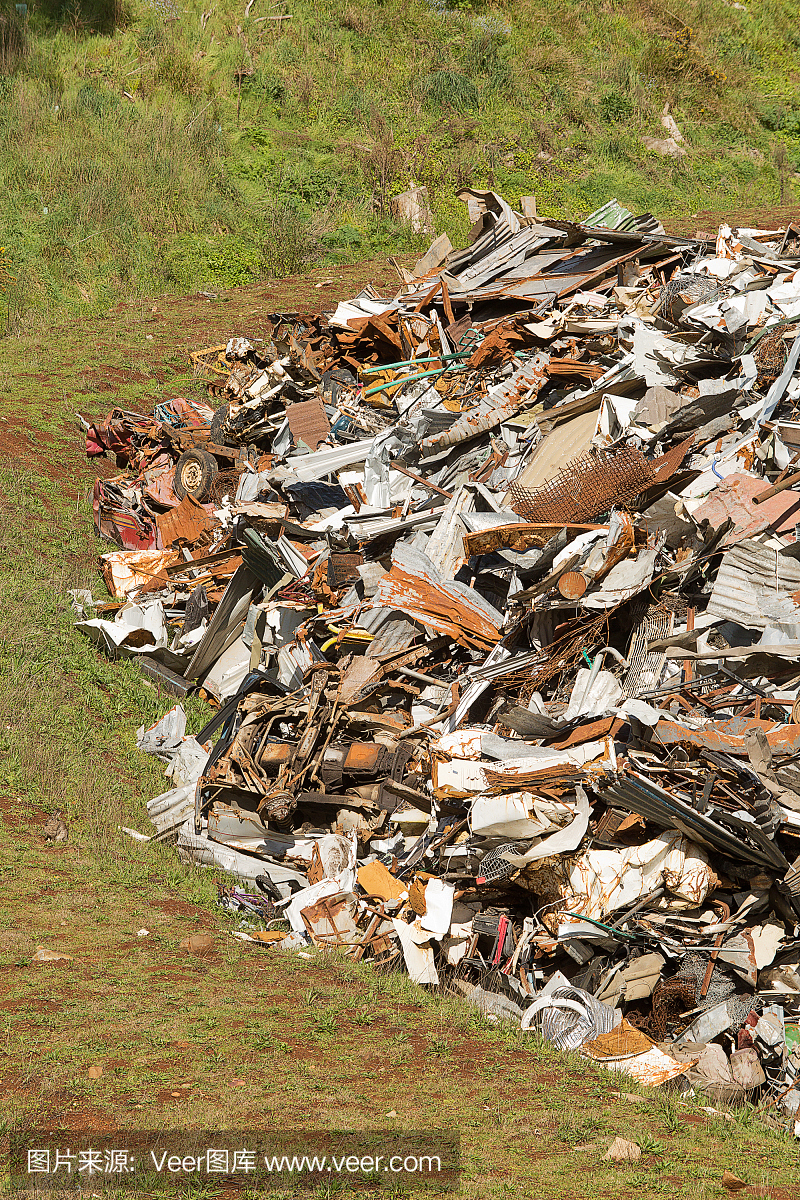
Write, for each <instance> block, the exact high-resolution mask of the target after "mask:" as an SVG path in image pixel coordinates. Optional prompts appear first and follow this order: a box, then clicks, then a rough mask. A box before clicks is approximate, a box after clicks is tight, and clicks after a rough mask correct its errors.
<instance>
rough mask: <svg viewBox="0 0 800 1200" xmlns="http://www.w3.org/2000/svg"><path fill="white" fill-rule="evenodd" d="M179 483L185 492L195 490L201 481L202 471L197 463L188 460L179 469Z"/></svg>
mask: <svg viewBox="0 0 800 1200" xmlns="http://www.w3.org/2000/svg"><path fill="white" fill-rule="evenodd" d="M181 483H182V484H183V486H184V487H185V488H186V490H187V492H196V491H197V490H198V489H199V488H200V487H201V486H202V483H203V472H202V469H201V467H200V464H199V463H196V462H188V463H187V464H186V466H185V467H184V468H183V470H182V471H181Z"/></svg>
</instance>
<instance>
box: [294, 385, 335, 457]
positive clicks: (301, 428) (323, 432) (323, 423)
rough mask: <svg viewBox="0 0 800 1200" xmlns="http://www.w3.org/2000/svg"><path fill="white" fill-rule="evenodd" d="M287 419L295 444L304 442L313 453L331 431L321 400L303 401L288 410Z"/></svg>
mask: <svg viewBox="0 0 800 1200" xmlns="http://www.w3.org/2000/svg"><path fill="white" fill-rule="evenodd" d="M286 419H287V420H288V422H289V428H290V429H291V431H292V437H293V438H294V440H295V442H301V441H302V442H304V443H305V445H306V446H308V448H309V450H310V451H311V452H312V453H313V452H314V451H315V450H316V449H317V447H318V446H319V444H320V442H324V441H325V438H326V437H327V436H328V434H329V433H330V431H331V423H330V421H329V420H328V414H327V413H326V412H325V406H324V404H323V403H322V401H321V400H318V399H316V398H315V399H314V400H301V401H299V403H297V404H290V405H289V407H288V408H287V409H286Z"/></svg>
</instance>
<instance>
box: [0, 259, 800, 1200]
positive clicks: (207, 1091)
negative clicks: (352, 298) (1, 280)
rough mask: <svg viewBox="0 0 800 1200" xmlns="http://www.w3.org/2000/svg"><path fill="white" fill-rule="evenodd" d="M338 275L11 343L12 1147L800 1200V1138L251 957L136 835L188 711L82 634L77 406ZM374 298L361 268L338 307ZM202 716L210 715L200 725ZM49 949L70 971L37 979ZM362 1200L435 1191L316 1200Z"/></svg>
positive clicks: (481, 1185)
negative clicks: (109, 1148) (436, 1154)
mask: <svg viewBox="0 0 800 1200" xmlns="http://www.w3.org/2000/svg"><path fill="white" fill-rule="evenodd" d="M319 277H320V273H319V272H317V273H316V274H315V275H314V276H312V278H311V279H310V280H301V281H295V282H292V283H290V284H287V285H285V286H284V288H283V289H282V290H279V291H270V292H268V293H265V292H264V289H258V288H251V289H250V290H249V291H243V292H238V293H237V292H229V293H226V294H224V295H221V296H220V297H219V298H218V299H217V300H214V301H206V300H202V301H198V300H197V299H196V298H191V297H190V298H187V299H185V300H182V301H177V300H176V301H175V302H172V303H170V304H169V305H162V304H161V303H159V309H160V310H161V311H160V312H159V313H158V314H153V313H152V311H151V308H152V306H151V305H150V304H147V305H141V304H135V305H128V306H125V307H123V308H121V309H120V310H119V311H118V312H117V313H116V314H115V315H114V317H113V318H109V317H104V318H98V319H96V320H93V321H88V322H84V323H82V324H81V325H80V326H78V325H76V324H75V323H74V322H65V323H63V324H62V325H60V326H54V327H51V328H50V329H48V330H47V333H46V336H44V337H39V336H37V335H34V334H31V335H28V336H26V337H21V338H15V339H11V340H7V341H6V342H4V343H3V344H2V345H0V424H2V428H3V430H4V435H3V442H4V446H5V450H6V457H5V459H4V461H3V463H2V476H1V477H0V479H1V484H0V503H1V504H2V517H3V521H2V525H0V681H2V682H0V732H2V739H3V741H2V750H3V757H2V761H1V763H0V822H1V823H0V881H1V882H0V895H1V896H2V904H0V1134H2V1132H3V1131H6V1132H7V1131H8V1130H9V1129H10V1128H12V1127H13V1128H16V1127H22V1128H25V1127H32V1126H34V1125H36V1124H40V1123H48V1122H49V1123H52V1124H53V1125H58V1126H60V1127H65V1126H66V1127H67V1128H80V1127H89V1128H91V1129H93V1130H97V1131H113V1130H116V1129H119V1130H121V1131H125V1130H133V1129H136V1128H145V1129H169V1128H191V1129H203V1128H223V1129H241V1128H253V1129H256V1130H270V1129H289V1130H292V1129H295V1130H298V1129H299V1130H302V1129H321V1130H345V1131H346V1130H352V1131H356V1132H359V1133H361V1132H365V1131H370V1130H377V1131H381V1130H391V1131H397V1130H408V1129H412V1130H413V1129H420V1130H426V1129H442V1128H443V1129H447V1130H456V1131H458V1132H459V1133H460V1137H461V1157H462V1178H461V1183H460V1185H459V1186H458V1188H457V1189H456V1191H455V1195H456V1196H457V1197H459V1198H463V1200H505V1198H507V1197H515V1198H517V1197H524V1198H532V1197H537V1198H538V1197H547V1200H592V1198H597V1200H599V1198H600V1197H603V1200H616V1198H619V1200H622V1198H623V1197H628V1196H630V1195H631V1194H637V1195H638V1196H641V1197H642V1200H650V1198H651V1197H652V1198H656V1197H670V1198H673V1197H677V1198H680V1200H719V1197H721V1196H722V1195H723V1192H722V1190H721V1186H720V1180H721V1176H722V1171H723V1169H724V1168H725V1167H727V1168H728V1169H730V1170H731V1171H733V1172H734V1173H735V1174H737V1175H738V1176H740V1177H741V1178H743V1179H745V1180H746V1181H747V1182H748V1183H749V1184H751V1185H752V1186H751V1188H750V1191H749V1192H748V1193H746V1194H748V1195H753V1196H758V1197H763V1198H764V1200H766V1197H771V1200H790V1197H792V1196H793V1195H794V1194H796V1183H797V1178H798V1161H797V1160H798V1150H797V1146H796V1143H795V1142H794V1141H793V1140H792V1139H791V1138H790V1137H789V1136H788V1135H786V1134H783V1133H781V1132H780V1131H776V1130H773V1129H771V1128H769V1127H768V1126H766V1125H764V1124H763V1123H762V1122H761V1121H759V1120H758V1119H756V1118H755V1117H754V1115H753V1114H752V1113H750V1112H744V1113H741V1112H740V1113H734V1114H733V1117H732V1120H730V1121H728V1120H725V1119H724V1118H723V1117H722V1116H719V1117H714V1116H713V1115H712V1116H708V1115H707V1114H705V1113H704V1112H702V1110H700V1109H699V1108H698V1107H697V1105H696V1104H693V1103H691V1102H682V1101H680V1100H679V1099H676V1098H675V1097H669V1096H665V1097H662V1096H657V1095H656V1096H654V1095H652V1094H648V1093H644V1096H645V1098H644V1100H642V1101H641V1102H639V1103H631V1102H629V1101H628V1100H627V1099H626V1098H625V1096H624V1095H623V1094H621V1093H623V1092H625V1091H627V1092H636V1091H637V1088H636V1085H635V1084H633V1083H630V1084H629V1083H620V1081H619V1080H618V1079H616V1078H613V1077H609V1076H608V1075H606V1074H605V1073H604V1072H602V1071H600V1070H599V1069H598V1068H597V1067H595V1066H594V1065H592V1064H589V1063H586V1062H583V1061H582V1060H580V1059H578V1058H577V1057H575V1056H562V1055H559V1054H557V1053H555V1052H554V1051H553V1050H551V1049H550V1048H548V1047H546V1046H543V1045H541V1044H540V1043H539V1042H538V1041H537V1039H536V1038H534V1037H530V1036H527V1035H523V1034H521V1033H520V1032H519V1031H516V1030H514V1029H512V1028H510V1027H506V1026H503V1025H500V1024H498V1025H492V1024H491V1023H489V1022H487V1021H485V1020H484V1019H483V1017H481V1015H480V1014H479V1013H478V1012H477V1011H476V1010H475V1009H473V1008H470V1007H469V1006H467V1005H465V1004H464V1003H463V1002H461V1001H460V1000H458V999H453V998H450V997H448V996H446V995H443V994H430V993H428V992H426V991H424V990H423V989H422V988H419V987H417V986H416V985H414V984H412V983H411V982H410V981H409V980H408V978H407V977H406V976H405V975H404V974H400V973H398V974H392V975H383V976H382V975H379V974H377V973H376V972H375V971H374V970H372V969H371V968H370V967H369V966H368V965H366V964H363V965H362V964H357V963H354V962H352V961H350V960H347V959H342V958H338V957H336V956H335V955H325V954H322V953H316V952H311V953H310V954H309V955H308V956H307V957H300V956H299V955H291V954H281V953H280V952H277V951H266V950H262V949H261V948H259V947H254V946H249V945H245V944H242V943H240V942H238V941H237V940H236V939H234V938H233V937H232V936H231V931H232V929H234V928H235V927H236V925H235V921H234V920H233V919H232V918H231V917H229V916H227V915H225V913H224V912H223V911H222V910H221V909H220V908H218V907H217V905H216V903H215V896H216V878H215V875H214V873H212V872H207V871H203V870H200V869H198V868H194V867H190V866H186V865H184V864H183V863H182V862H181V861H180V860H179V859H178V858H177V856H176V854H175V852H174V850H171V849H170V848H168V847H159V846H153V845H149V844H146V843H137V842H132V841H130V840H129V839H127V838H125V837H124V836H123V835H121V833H120V832H119V829H118V828H117V826H118V825H119V824H124V825H131V826H138V827H139V828H141V829H146V828H147V825H146V822H145V815H144V802H145V800H146V799H147V798H149V796H151V795H152V794H154V793H155V792H156V791H157V790H160V788H161V787H162V786H163V782H164V780H163V776H162V774H161V768H160V766H159V765H158V764H157V763H155V762H154V761H153V760H152V759H150V758H148V757H146V756H143V755H141V754H139V753H138V751H137V750H136V749H135V731H136V728H137V727H138V725H139V724H141V723H142V722H145V721H150V720H154V719H155V718H156V717H157V716H159V715H161V714H162V713H163V712H164V711H166V709H167V708H168V707H169V706H170V705H171V703H172V699H171V698H170V697H166V696H159V695H158V692H157V691H156V690H155V689H154V688H152V687H150V685H149V683H148V682H147V681H145V679H144V678H143V677H142V676H141V675H140V674H139V673H138V672H137V670H136V668H135V666H134V665H133V664H131V663H126V662H118V663H109V662H108V661H107V660H106V659H105V658H103V657H101V656H99V655H97V654H96V653H95V652H94V650H93V649H92V648H91V647H90V645H89V644H88V643H87V642H86V641H85V640H84V639H83V638H82V637H81V635H80V634H78V633H77V632H76V631H75V630H74V629H73V627H72V617H71V613H70V611H69V608H68V604H67V602H66V599H65V591H66V589H67V588H69V587H73V586H78V587H80V586H88V587H90V588H92V589H93V590H94V592H95V594H96V595H97V594H99V593H100V585H99V580H98V575H97V571H96V565H95V561H96V555H97V553H98V549H99V548H100V547H99V544H98V543H97V542H96V540H95V539H94V537H93V534H92V529H91V523H90V516H89V507H88V504H87V502H86V499H85V497H86V493H87V489H88V486H89V483H90V481H91V475H92V470H93V468H91V467H90V466H89V465H88V464H87V463H86V461H85V459H84V458H83V454H82V447H81V442H80V437H79V435H78V432H77V430H76V428H75V426H74V417H73V412H74V410H75V409H76V408H80V409H81V410H82V411H84V412H87V413H88V414H89V415H92V416H95V415H98V414H99V413H100V412H102V411H103V409H104V408H108V407H110V406H111V404H112V403H115V402H116V403H120V404H123V405H130V404H132V403H134V402H136V403H143V402H147V403H152V402H153V401H154V400H158V399H162V398H166V397H168V396H170V395H174V394H175V392H176V391H178V392H187V391H190V390H191V388H192V386H193V383H192V379H191V376H190V375H189V373H188V371H187V370H186V369H185V359H183V358H182V356H181V354H180V350H181V348H182V347H186V346H187V345H189V346H192V347H195V346H198V345H200V344H203V343H205V344H210V343H211V342H213V341H215V340H219V338H220V337H221V336H227V335H228V334H239V333H248V332H250V333H252V334H257V332H258V329H259V320H260V316H261V315H262V314H264V313H266V312H269V311H270V309H271V306H272V305H275V306H277V307H291V306H292V304H295V305H296V304H299V303H301V302H302V301H303V300H311V299H313V298H314V297H315V296H316V298H317V300H319V292H317V291H315V289H314V282H315V280H318V279H319ZM372 277H373V278H376V275H375V273H373V275H372ZM366 278H367V275H366V272H365V273H364V274H363V275H362V276H361V278H360V280H359V279H357V278H356V275H355V273H354V272H352V271H350V273H349V274H347V276H346V279H345V280H344V281H342V280H340V281H339V286H340V288H341V290H342V292H343V294H348V293H347V292H346V291H345V289H347V290H348V292H349V290H350V289H351V288H352V290H353V291H355V290H356V288H357V286H358V284H359V283H361V284H363V283H364V282H366ZM377 278H378V279H379V278H380V277H379V276H377ZM150 330H155V331H156V335H155V336H154V337H153V341H152V342H151V341H147V340H146V335H147V332H148V331H150ZM203 715H204V714H203V711H202V707H201V706H200V705H198V704H197V703H196V702H194V703H193V704H191V705H190V728H191V729H194V730H196V729H197V728H198V727H199V725H200V723H201V722H202V720H203ZM55 808H62V809H63V810H64V811H65V814H66V817H67V820H68V822H69V826H70V838H69V841H68V842H67V843H66V844H59V845H57V846H47V845H45V844H44V843H43V840H42V837H41V834H40V832H39V829H40V825H41V823H42V821H43V820H44V817H45V816H46V815H47V814H48V813H49V812H51V811H53V810H54V809H55ZM140 929H147V930H148V931H149V932H148V935H147V936H144V937H139V936H138V932H139V930H140ZM197 930H210V931H212V933H213V936H214V946H213V949H212V951H211V952H210V953H209V954H208V955H207V956H205V957H195V956H192V955H189V954H187V953H185V952H184V951H182V950H181V949H180V946H179V943H180V941H181V939H182V938H183V937H185V936H186V935H187V934H188V933H191V932H195V931H197ZM37 945H44V946H46V947H48V948H50V949H55V950H59V951H60V952H62V953H66V954H69V955H71V956H72V961H70V962H66V963H60V964H55V965H50V966H35V965H33V963H32V961H31V960H32V956H33V954H34V952H35V949H36V947H37ZM98 1065H99V1066H100V1067H102V1073H101V1074H99V1075H98V1077H97V1078H92V1077H90V1075H89V1070H90V1067H95V1068H96V1067H97V1066H98ZM93 1073H94V1074H96V1073H97V1072H96V1071H95V1072H93ZM392 1113H394V1114H396V1115H394V1116H390V1115H389V1114H392ZM617 1134H619V1135H621V1136H623V1137H626V1138H628V1139H629V1140H632V1141H636V1142H637V1143H638V1144H639V1146H640V1147H641V1149H642V1157H641V1159H640V1160H639V1161H638V1162H636V1163H631V1164H614V1163H610V1162H606V1161H604V1159H603V1154H604V1153H605V1150H606V1148H607V1146H608V1145H609V1144H610V1142H611V1140H612V1139H613V1137H614V1136H615V1135H617ZM1 1150H2V1142H1V1141H0V1151H1ZM2 1170H3V1166H2V1161H0V1179H2ZM332 1187H333V1185H332ZM280 1194H284V1195H287V1196H288V1195H289V1194H296V1193H290V1192H288V1191H284V1192H283V1193H280ZM356 1194H357V1195H358V1196H361V1197H362V1198H363V1197H370V1196H378V1195H381V1196H385V1195H414V1194H419V1195H422V1194H423V1192H422V1191H421V1190H420V1189H418V1190H417V1192H416V1193H415V1192H413V1191H409V1190H401V1191H397V1190H395V1191H394V1192H393V1191H391V1190H387V1189H385V1188H378V1187H377V1186H376V1187H374V1188H373V1187H372V1185H370V1186H369V1187H367V1188H366V1189H359V1190H358V1192H357V1193H356V1192H355V1191H353V1190H352V1189H350V1188H349V1187H347V1186H343V1187H342V1188H341V1189H339V1190H335V1189H334V1190H330V1191H322V1192H320V1193H319V1195H320V1196H322V1195H326V1196H327V1195H338V1196H340V1197H342V1198H343V1200H346V1198H347V1197H350V1196H355V1195H356ZM424 1194H429V1193H424Z"/></svg>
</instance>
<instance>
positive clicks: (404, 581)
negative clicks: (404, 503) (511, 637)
mask: <svg viewBox="0 0 800 1200" xmlns="http://www.w3.org/2000/svg"><path fill="white" fill-rule="evenodd" d="M372 607H373V608H396V609H398V610H399V611H400V612H402V613H405V614H406V616H409V617H411V618H412V619H413V620H416V621H420V622H422V624H423V625H429V626H430V627H431V628H432V629H436V630H438V631H439V633H445V634H448V635H449V636H450V637H452V638H453V640H454V641H456V642H458V643H459V644H460V645H462V646H470V647H472V648H474V649H476V650H488V649H490V648H491V647H492V646H494V645H496V644H497V642H499V641H500V626H501V623H502V617H501V615H500V613H499V612H497V610H496V609H495V608H492V606H491V605H490V604H489V603H488V602H487V601H486V600H484V599H483V597H482V596H480V595H479V594H478V593H477V592H474V591H472V590H471V589H470V588H467V587H465V586H464V585H463V584H458V583H454V582H449V581H446V580H444V579H442V578H441V577H440V576H439V574H438V572H437V571H436V570H435V569H434V567H433V564H432V563H431V561H430V559H428V558H427V556H426V555H424V554H420V553H419V551H414V550H412V549H411V547H410V546H404V545H403V544H402V543H400V544H399V545H398V546H396V547H395V551H394V555H393V557H392V569H391V571H389V572H388V573H387V574H386V575H384V576H383V578H382V579H381V581H380V583H379V584H378V590H377V592H376V594H375V599H374V600H373V604H372Z"/></svg>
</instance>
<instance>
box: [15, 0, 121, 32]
mask: <svg viewBox="0 0 800 1200" xmlns="http://www.w3.org/2000/svg"><path fill="white" fill-rule="evenodd" d="M36 8H37V12H38V13H39V15H40V16H42V17H44V18H45V19H46V20H47V21H50V22H52V23H53V24H54V25H63V26H66V27H67V28H70V29H71V30H72V32H73V33H75V34H78V33H81V32H84V31H86V32H91V33H113V32H114V30H115V29H118V28H120V27H122V26H125V25H127V24H128V22H129V21H130V10H129V8H128V5H127V3H126V0H37V5H36Z"/></svg>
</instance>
